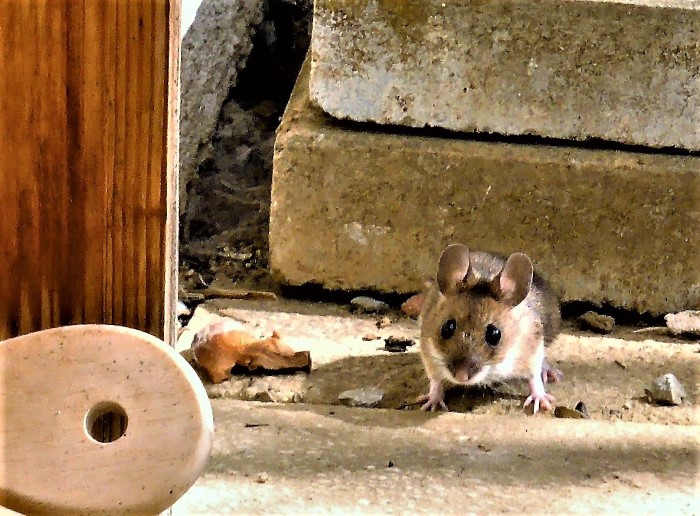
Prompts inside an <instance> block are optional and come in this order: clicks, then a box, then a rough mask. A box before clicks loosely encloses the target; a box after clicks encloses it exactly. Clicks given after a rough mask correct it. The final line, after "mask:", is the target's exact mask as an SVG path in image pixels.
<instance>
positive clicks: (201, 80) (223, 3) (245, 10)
mask: <svg viewBox="0 0 700 516" xmlns="http://www.w3.org/2000/svg"><path fill="white" fill-rule="evenodd" d="M262 19H263V0H204V1H203V2H202V4H201V5H200V6H199V9H198V10H197V15H196V18H195V20H194V22H193V23H192V25H191V26H190V28H189V30H188V31H187V34H185V37H184V38H183V41H182V58H181V59H182V64H181V91H182V95H181V101H180V205H181V207H182V208H184V207H185V202H186V199H185V192H186V186H187V184H188V182H189V181H190V180H191V179H192V177H193V176H194V174H195V172H196V170H197V166H198V164H199V163H200V161H201V160H202V159H203V158H204V157H206V153H207V151H208V146H209V140H210V138H211V136H212V134H213V132H214V129H215V127H216V122H217V119H218V117H219V113H220V111H221V106H222V104H223V102H224V100H225V99H226V96H227V94H228V91H229V88H230V87H232V86H234V85H235V84H236V80H237V77H238V70H240V69H242V68H243V67H244V66H245V62H246V59H247V58H248V55H249V54H250V51H251V50H252V46H253V45H252V35H253V31H254V29H255V27H256V26H257V25H258V24H260V22H261V21H262Z"/></svg>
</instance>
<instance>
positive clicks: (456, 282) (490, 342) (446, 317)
mask: <svg viewBox="0 0 700 516" xmlns="http://www.w3.org/2000/svg"><path fill="white" fill-rule="evenodd" d="M473 260H474V257H473V256H470V253H469V250H468V249H467V248H466V247H465V246H463V245H459V244H456V245H451V246H449V247H447V249H445V251H444V252H443V253H442V255H441V257H440V262H439V265H438V271H437V288H438V289H439V292H440V300H439V302H437V303H436V304H435V305H434V308H433V310H432V311H433V313H432V314H430V316H429V317H427V318H426V320H425V322H426V323H427V325H428V326H429V328H426V331H428V332H429V334H430V336H431V337H432V342H433V346H434V348H435V352H436V353H437V356H438V357H439V360H440V362H441V365H442V366H443V367H444V369H445V370H446V372H447V373H448V374H449V376H448V377H449V378H450V380H452V381H454V382H456V383H460V384H476V383H483V382H489V381H493V380H499V379H505V378H509V377H512V376H514V375H518V376H519V375H520V372H521V370H523V368H524V367H525V366H526V362H527V361H528V359H529V355H531V354H532V352H534V350H533V351H531V352H530V353H528V350H531V349H532V348H533V347H536V342H539V340H538V334H541V330H540V328H539V327H540V326H541V325H540V324H539V322H538V321H537V320H535V318H534V317H533V313H532V310H531V309H530V307H528V306H527V305H528V303H524V302H523V300H525V298H526V297H527V295H528V293H529V292H530V291H531V289H532V281H533V266H532V262H531V261H530V259H529V258H528V257H527V256H526V255H525V254H522V253H515V254H512V255H510V257H509V258H508V259H507V260H505V261H504V263H503V264H502V267H501V268H500V271H499V272H498V273H497V274H496V275H495V276H493V277H490V278H489V277H486V278H484V277H482V276H480V274H479V273H478V272H477V270H476V269H478V268H475V267H474V263H473Z"/></svg>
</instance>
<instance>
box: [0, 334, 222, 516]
mask: <svg viewBox="0 0 700 516" xmlns="http://www.w3.org/2000/svg"><path fill="white" fill-rule="evenodd" d="M213 433H214V428H213V418H212V412H211V405H210V404H209V400H208V398H207V395H206V392H205V391H204V388H203V386H202V384H201V382H200V380H199V378H198V377H197V375H196V374H195V372H194V371H193V370H192V368H191V367H190V366H189V364H187V362H186V361H185V360H184V359H183V358H182V357H181V356H180V355H179V354H177V353H176V352H175V351H174V350H173V349H171V348H170V347H168V346H167V345H166V344H165V343H164V342H162V341H161V340H159V339H157V338H155V337H153V336H151V335H148V334H146V333H143V332H140V331H137V330H132V329H128V328H123V327H117V326H107V325H78V326H68V327H62V328H55V329H51V330H45V331H40V332H36V333H32V334H29V335H25V336H22V337H17V338H14V339H9V340H6V341H4V342H1V343H0V505H4V506H5V507H8V508H10V509H13V510H15V511H19V512H21V513H30V514H40V513H46V514H48V513H51V514H56V513H62V514H66V513H67V514H71V513H105V514H120V513H122V514H125V513H139V514H157V513H159V512H161V511H163V510H165V509H166V508H168V507H169V506H170V505H172V503H173V502H175V500H177V499H178V498H179V497H180V496H181V495H182V494H183V493H184V492H185V491H187V489H189V487H190V486H191V485H192V484H193V483H194V482H195V480H196V479H197V477H198V476H199V475H200V474H201V472H202V470H203V469H204V466H205V464H206V461H207V458H208V456H209V452H210V450H211V444H212V439H213Z"/></svg>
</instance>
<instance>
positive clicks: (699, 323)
mask: <svg viewBox="0 0 700 516" xmlns="http://www.w3.org/2000/svg"><path fill="white" fill-rule="evenodd" d="M664 319H665V320H666V326H668V328H669V330H671V332H673V333H675V334H676V335H680V334H688V335H694V336H696V337H700V310H685V311H683V312H678V313H675V314H668V315H666V316H665V317H664Z"/></svg>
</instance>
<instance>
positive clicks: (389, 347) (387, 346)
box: [384, 336, 415, 353]
mask: <svg viewBox="0 0 700 516" xmlns="http://www.w3.org/2000/svg"><path fill="white" fill-rule="evenodd" d="M414 344H415V342H414V341H413V340H412V339H401V338H398V337H393V336H392V337H387V338H386V339H384V350H385V351H389V352H391V353H405V352H406V348H408V347H409V346H413V345H414Z"/></svg>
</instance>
